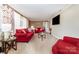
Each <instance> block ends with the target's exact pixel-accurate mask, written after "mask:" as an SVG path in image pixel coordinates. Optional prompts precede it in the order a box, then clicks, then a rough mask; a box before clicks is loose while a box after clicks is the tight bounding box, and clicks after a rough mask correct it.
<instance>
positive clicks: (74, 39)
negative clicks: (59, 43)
mask: <svg viewBox="0 0 79 59" xmlns="http://www.w3.org/2000/svg"><path fill="white" fill-rule="evenodd" d="M63 41H65V42H68V43H71V44H74V45H77V43H79V38H73V37H68V36H64V38H63Z"/></svg>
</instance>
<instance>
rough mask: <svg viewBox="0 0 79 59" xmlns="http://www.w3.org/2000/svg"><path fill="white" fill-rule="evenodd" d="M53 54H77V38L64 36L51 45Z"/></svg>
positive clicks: (78, 41)
mask: <svg viewBox="0 0 79 59" xmlns="http://www.w3.org/2000/svg"><path fill="white" fill-rule="evenodd" d="M52 53H53V54H79V38H72V37H67V36H65V37H64V38H63V40H61V39H59V40H58V41H57V42H56V44H55V45H54V46H53V47H52Z"/></svg>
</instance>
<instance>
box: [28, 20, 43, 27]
mask: <svg viewBox="0 0 79 59" xmlns="http://www.w3.org/2000/svg"><path fill="white" fill-rule="evenodd" d="M29 25H30V26H34V27H43V21H30V22H29Z"/></svg>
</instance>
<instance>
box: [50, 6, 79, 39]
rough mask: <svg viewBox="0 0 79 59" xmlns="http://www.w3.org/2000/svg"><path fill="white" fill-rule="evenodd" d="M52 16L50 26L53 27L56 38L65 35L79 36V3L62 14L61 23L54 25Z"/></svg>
mask: <svg viewBox="0 0 79 59" xmlns="http://www.w3.org/2000/svg"><path fill="white" fill-rule="evenodd" d="M51 21H52V18H51V19H50V27H51V28H52V35H53V36H55V37H56V38H58V39H59V38H63V36H71V37H77V38H79V5H72V6H71V7H69V8H68V9H66V10H64V12H62V13H61V14H60V24H59V25H52V22H51Z"/></svg>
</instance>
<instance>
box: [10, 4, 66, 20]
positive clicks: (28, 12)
mask: <svg viewBox="0 0 79 59" xmlns="http://www.w3.org/2000/svg"><path fill="white" fill-rule="evenodd" d="M10 6H11V7H13V8H14V9H15V10H17V11H18V12H20V13H21V14H23V15H24V16H26V17H27V18H29V19H30V20H32V21H42V20H43V21H44V20H48V19H49V18H50V16H52V15H53V14H54V13H55V12H57V11H59V10H61V9H63V8H64V7H65V4H11V5H10Z"/></svg>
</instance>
